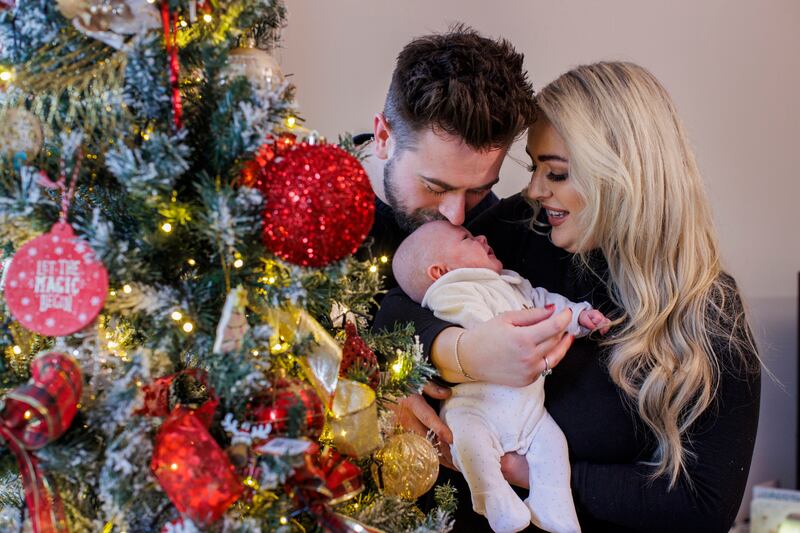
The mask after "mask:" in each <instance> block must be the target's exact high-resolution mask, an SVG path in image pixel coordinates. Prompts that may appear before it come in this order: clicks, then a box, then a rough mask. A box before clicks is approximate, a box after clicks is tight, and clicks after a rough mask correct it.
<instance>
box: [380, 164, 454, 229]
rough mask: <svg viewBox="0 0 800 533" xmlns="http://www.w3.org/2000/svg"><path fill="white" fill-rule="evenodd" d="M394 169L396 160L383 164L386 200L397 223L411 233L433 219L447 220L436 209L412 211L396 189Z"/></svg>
mask: <svg viewBox="0 0 800 533" xmlns="http://www.w3.org/2000/svg"><path fill="white" fill-rule="evenodd" d="M393 170H394V160H393V158H389V160H388V161H386V164H385V165H384V166H383V190H384V193H385V194H386V201H387V202H388V203H389V207H391V208H392V212H394V219H395V221H396V222H397V225H398V226H400V228H401V229H403V230H404V231H408V232H409V233H410V232H412V231H414V230H415V229H417V228H418V227H420V226H421V225H423V224H425V223H426V222H431V221H433V220H445V217H444V216H442V214H441V213H440V212H439V211H436V210H435V209H415V210H413V211H410V210H409V208H408V206H407V205H406V203H405V202H404V201H403V200H401V199H400V196H399V195H398V194H397V189H395V186H394V181H393V176H392V171H393Z"/></svg>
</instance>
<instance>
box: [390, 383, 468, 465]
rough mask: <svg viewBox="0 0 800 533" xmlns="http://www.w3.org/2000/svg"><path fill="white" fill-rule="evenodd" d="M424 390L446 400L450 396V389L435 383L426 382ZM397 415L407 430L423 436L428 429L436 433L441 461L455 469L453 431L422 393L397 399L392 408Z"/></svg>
mask: <svg viewBox="0 0 800 533" xmlns="http://www.w3.org/2000/svg"><path fill="white" fill-rule="evenodd" d="M423 392H424V393H425V394H427V395H428V396H430V397H431V398H435V399H437V400H446V399H447V398H449V397H450V389H449V388H447V387H440V386H438V385H436V384H434V383H431V382H428V383H426V384H425V388H424V389H423ZM392 410H393V411H394V412H395V414H396V415H397V421H398V423H399V424H400V425H401V426H402V427H403V428H404V429H406V430H408V431H413V432H414V433H417V434H419V435H422V436H423V437H424V436H426V435H427V434H428V431H429V430H430V431H433V432H434V434H436V437H437V440H438V441H439V442H438V443H437V448H438V449H439V462H440V463H441V464H442V465H444V466H446V467H447V468H451V469H455V467H454V466H453V459H452V457H451V456H450V445H451V444H452V443H453V433H452V432H451V431H450V428H449V427H447V425H446V424H445V423H444V421H443V420H442V419H441V418H439V415H438V414H437V413H436V410H435V409H434V408H433V407H431V406H430V405H428V402H426V401H425V398H423V397H422V394H412V395H411V396H406V397H405V398H402V399H400V400H398V401H397V404H396V405H395V406H394V407H393V408H392Z"/></svg>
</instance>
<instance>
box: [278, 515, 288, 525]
mask: <svg viewBox="0 0 800 533" xmlns="http://www.w3.org/2000/svg"><path fill="white" fill-rule="evenodd" d="M280 523H281V525H283V526H285V525H286V524H288V523H289V519H288V518H286V517H285V516H282V517H281V519H280Z"/></svg>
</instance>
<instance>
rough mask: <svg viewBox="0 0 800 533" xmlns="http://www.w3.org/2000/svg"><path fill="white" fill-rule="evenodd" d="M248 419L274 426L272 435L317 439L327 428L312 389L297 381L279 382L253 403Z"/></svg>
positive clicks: (319, 401) (255, 398)
mask: <svg viewBox="0 0 800 533" xmlns="http://www.w3.org/2000/svg"><path fill="white" fill-rule="evenodd" d="M248 419H249V420H250V421H251V422H255V423H258V424H266V423H270V424H272V432H271V435H277V436H281V435H286V436H289V437H301V436H306V437H311V438H317V437H319V436H320V435H321V434H322V426H323V425H324V424H325V408H324V407H323V406H322V400H320V399H319V396H318V395H317V393H316V392H314V389H313V388H312V387H311V385H308V384H307V383H305V382H304V381H300V380H297V379H289V378H287V379H279V380H278V381H277V382H276V383H275V385H274V387H273V389H272V390H269V391H265V392H264V393H262V394H259V395H257V396H256V397H254V398H253V399H252V400H251V401H250V403H249V404H248Z"/></svg>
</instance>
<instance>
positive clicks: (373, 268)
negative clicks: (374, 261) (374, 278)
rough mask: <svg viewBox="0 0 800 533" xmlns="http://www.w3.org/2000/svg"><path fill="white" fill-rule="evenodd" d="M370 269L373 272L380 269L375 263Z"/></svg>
mask: <svg viewBox="0 0 800 533" xmlns="http://www.w3.org/2000/svg"><path fill="white" fill-rule="evenodd" d="M369 271H370V272H372V273H373V274H374V273H375V272H377V271H378V267H377V266H375V265H372V266H371V267H369Z"/></svg>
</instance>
